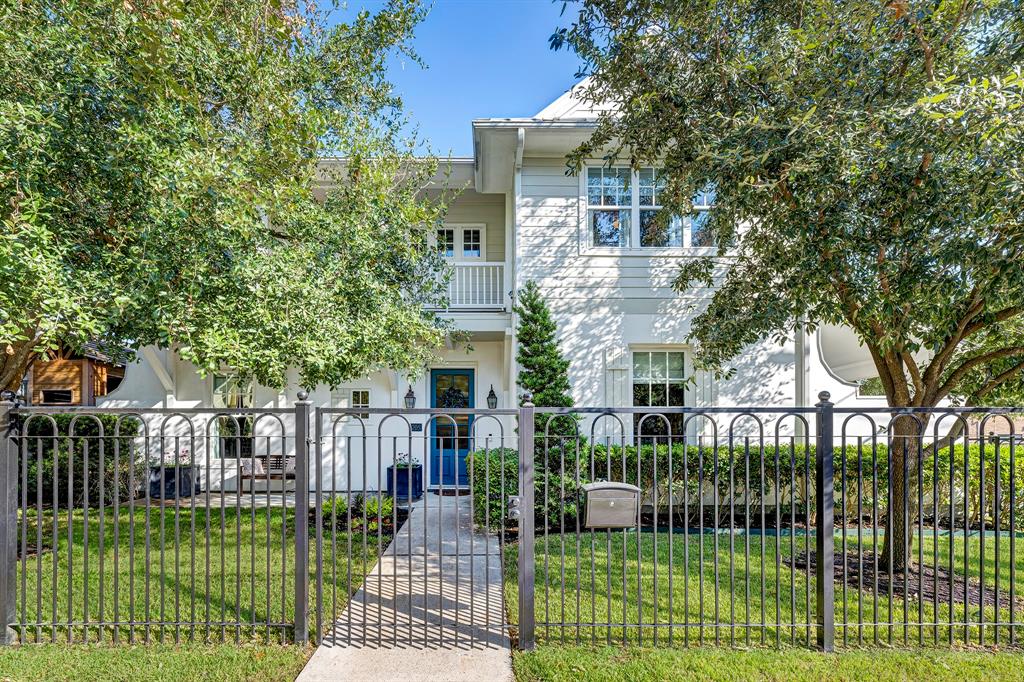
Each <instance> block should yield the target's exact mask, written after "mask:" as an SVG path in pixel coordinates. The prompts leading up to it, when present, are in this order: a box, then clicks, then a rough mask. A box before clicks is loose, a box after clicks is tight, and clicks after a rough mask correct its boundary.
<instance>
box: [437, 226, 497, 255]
mask: <svg viewBox="0 0 1024 682" xmlns="http://www.w3.org/2000/svg"><path fill="white" fill-rule="evenodd" d="M437 229H438V230H453V231H454V232H455V247H454V248H455V255H454V256H442V257H443V258H446V259H447V260H450V261H453V262H456V263H481V262H484V261H486V260H487V224H486V223H444V224H443V225H439V226H438V228H437ZM466 230H479V231H480V255H479V256H466V255H465V254H464V253H463V248H464V246H465V234H466ZM433 239H434V244H435V245H436V244H437V233H436V232H435V233H434V236H433Z"/></svg>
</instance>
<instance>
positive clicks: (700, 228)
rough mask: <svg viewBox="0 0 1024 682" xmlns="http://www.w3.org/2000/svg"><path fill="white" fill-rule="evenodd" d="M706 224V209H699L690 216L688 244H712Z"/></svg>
mask: <svg viewBox="0 0 1024 682" xmlns="http://www.w3.org/2000/svg"><path fill="white" fill-rule="evenodd" d="M707 225H708V212H707V211H700V212H698V213H697V215H695V216H693V217H692V218H690V246H714V243H713V242H712V240H711V233H710V232H709V231H708V228H707Z"/></svg>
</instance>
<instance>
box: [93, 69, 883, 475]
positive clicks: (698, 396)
mask: <svg viewBox="0 0 1024 682" xmlns="http://www.w3.org/2000/svg"><path fill="white" fill-rule="evenodd" d="M596 115H597V112H595V111H594V110H592V109H588V108H586V107H585V106H583V105H582V104H581V102H580V100H579V99H578V98H577V97H576V89H573V90H570V91H569V92H567V93H565V94H564V95H563V96H561V97H560V98H559V99H557V100H556V101H554V102H553V103H551V104H550V105H549V106H547V107H546V108H544V109H543V110H542V111H540V112H539V113H537V114H536V115H534V116H531V117H527V118H491V119H479V120H475V121H473V122H472V126H473V142H474V145H473V146H474V155H473V157H472V158H457V159H453V160H452V161H451V164H452V168H451V176H450V179H449V182H450V183H451V184H454V185H456V186H458V187H461V188H464V189H463V190H462V191H461V193H460V194H459V195H458V197H457V198H456V199H455V200H454V202H453V204H452V205H451V207H450V210H449V212H448V216H447V223H446V224H445V225H444V226H442V227H441V228H439V230H438V234H437V242H438V248H439V249H441V250H442V251H443V254H444V255H445V257H446V258H447V259H448V260H449V261H450V262H451V265H452V268H453V270H454V272H453V275H452V277H451V284H450V292H449V293H450V306H449V308H448V309H447V310H446V314H447V315H449V316H450V317H451V318H452V319H453V320H454V322H455V324H456V326H457V327H458V328H460V329H462V330H464V331H465V332H467V333H468V337H469V345H468V346H465V345H461V344H449V347H445V348H440V349H438V351H437V357H438V359H437V362H436V363H435V364H433V365H432V366H430V367H427V368H424V370H423V372H422V373H421V374H420V375H419V376H418V377H415V378H413V379H412V380H411V381H410V380H408V379H407V378H406V377H405V375H404V374H401V373H399V372H396V371H391V370H381V371H377V372H374V373H372V374H370V375H367V376H365V377H361V378H359V379H357V380H353V381H350V382H347V383H346V384H344V385H342V386H340V387H337V388H335V389H333V390H332V389H331V388H330V387H327V386H318V387H315V388H313V389H312V390H311V391H310V400H311V401H313V403H314V404H315V405H317V406H334V407H349V408H359V407H373V408H400V407H401V406H403V405H404V404H405V399H406V396H407V395H408V394H409V393H410V392H411V394H412V395H413V396H414V397H415V400H416V406H417V407H452V406H461V407H477V408H483V407H486V406H487V405H488V402H489V401H488V398H490V403H492V404H496V405H497V407H499V408H509V407H515V406H517V405H518V395H517V393H518V392H517V388H516V377H517V367H516V361H515V357H516V323H517V321H516V319H515V315H514V313H513V310H512V300H513V298H512V297H513V296H514V292H515V291H516V290H517V289H518V288H520V287H521V286H522V285H523V284H524V283H525V282H526V281H528V280H533V281H535V282H537V284H538V285H539V286H540V289H541V291H542V292H543V294H544V296H545V298H546V300H547V302H548V304H549V306H550V308H551V310H552V312H553V314H554V317H555V319H556V321H557V323H558V329H559V337H560V343H561V349H562V352H563V353H564V354H565V356H566V358H567V359H568V360H569V362H570V369H569V373H570V381H571V383H572V388H573V393H574V398H575V401H576V404H577V405H579V406H587V407H625V406H630V407H632V406H649V407H651V408H652V412H655V411H656V408H657V407H659V406H697V407H700V406H750V405H760V406H779V407H783V406H807V405H812V404H814V403H815V402H816V400H817V398H816V396H817V394H818V392H819V391H829V392H830V393H831V395H832V398H833V401H834V402H836V403H837V404H843V405H848V404H853V405H857V404H860V405H865V406H867V405H877V404H880V402H881V399H880V398H872V397H867V396H863V395H860V391H859V388H858V385H857V381H858V380H859V379H864V378H869V377H871V376H872V375H873V374H874V371H873V367H872V366H871V364H870V360H869V359H868V357H867V355H866V353H863V352H861V351H860V350H859V349H858V345H857V343H856V341H855V339H853V338H852V335H851V334H849V333H847V332H844V331H843V330H840V329H825V330H823V331H819V332H817V333H798V334H796V335H795V336H794V337H793V338H791V339H789V340H788V341H787V342H786V343H783V344H775V343H770V342H762V343H759V344H756V345H753V346H751V347H749V348H748V349H747V350H746V351H745V352H744V353H743V354H742V355H741V356H740V357H738V358H736V359H735V362H734V366H735V369H736V371H735V374H734V376H733V377H732V378H730V379H728V380H716V379H713V378H712V377H711V376H709V375H705V374H703V373H700V372H697V373H695V371H694V368H693V363H692V357H691V353H690V349H689V347H688V345H687V337H688V333H689V330H690V323H691V320H692V319H693V317H694V316H695V315H696V314H697V312H698V311H699V309H700V304H701V302H702V301H706V300H707V299H708V298H709V297H710V295H711V291H710V290H705V289H693V290H691V291H686V292H682V293H680V292H677V291H675V290H674V289H673V288H672V281H673V279H674V278H675V276H676V273H677V269H678V266H679V263H680V262H681V261H682V259H686V258H688V257H692V256H693V255H696V254H701V253H705V252H707V250H708V249H709V248H710V247H709V245H708V244H707V240H706V238H705V235H704V234H703V233H702V230H701V226H702V220H701V218H700V215H699V213H698V216H697V217H696V218H692V219H691V218H687V219H685V220H682V221H677V222H675V223H674V224H673V225H672V226H671V227H670V228H669V229H667V230H660V231H659V230H649V229H646V228H647V225H648V222H649V218H650V217H651V216H652V215H653V214H654V213H655V212H656V211H658V210H659V204H658V189H659V188H658V180H657V169H656V168H644V169H640V170H639V171H638V172H634V171H631V170H630V169H629V168H628V167H625V166H622V167H613V168H608V167H606V166H605V165H604V164H603V163H602V162H601V161H600V160H595V161H594V163H593V164H590V165H588V166H587V167H586V168H585V169H584V171H583V172H582V173H580V174H578V175H572V174H567V168H566V161H565V157H566V154H567V153H568V152H570V151H571V150H572V149H573V148H574V147H576V145H578V144H579V143H580V142H582V141H584V140H586V139H587V137H588V136H589V135H590V133H591V131H592V130H593V127H594V123H595V119H596ZM712 201H713V197H712V196H701V197H698V198H697V200H696V201H695V205H696V206H697V207H698V208H699V207H701V206H709V205H710V202H712ZM299 390H300V387H299V386H298V385H297V384H296V383H295V381H294V380H293V381H292V382H291V384H290V385H289V386H288V387H286V388H285V389H284V390H281V391H278V390H274V389H269V388H266V387H262V386H258V385H255V386H254V385H251V384H243V383H241V382H239V381H238V380H237V377H235V376H234V375H233V374H232V373H231V372H230V371H229V370H227V371H225V372H223V373H219V374H213V375H207V376H200V375H199V374H198V373H197V372H196V370H195V368H194V367H192V366H191V365H189V364H188V363H186V362H183V361H182V360H181V359H180V358H178V357H177V356H176V354H175V353H174V351H173V349H170V350H160V349H156V348H144V349H143V350H142V351H141V352H140V353H139V357H138V360H137V362H136V363H135V364H132V365H129V366H128V368H127V371H126V375H125V378H124V380H123V382H122V383H121V385H120V386H119V387H118V388H117V389H116V390H115V391H113V392H112V393H110V394H109V395H108V396H106V397H105V399H103V400H102V401H101V403H102V405H105V406H109V407H134V408H153V407H169V408H173V407H210V408H222V407H286V406H289V405H291V404H292V403H293V401H294V400H295V398H296V394H297V393H298V391H299ZM375 421H378V422H379V418H378V417H369V418H368V419H367V422H366V423H367V426H368V429H370V430H371V432H372V429H373V428H375V426H374V424H375ZM495 424H497V422H496V421H494V420H491V421H490V422H489V423H488V425H487V426H486V427H484V428H482V429H481V431H482V432H479V433H475V434H474V435H475V436H476V438H477V439H478V440H479V441H480V442H479V445H480V446H482V445H483V439H484V438H487V437H490V438H492V439H493V442H492V444H496V443H497V440H498V439H499V438H500V437H501V434H500V433H499V431H500V429H497V427H496V426H495ZM481 427H483V424H482V423H481ZM342 428H344V429H349V431H347V432H346V433H352V431H351V429H352V425H351V424H346V425H343V426H342ZM396 428H398V426H397V422H394V421H392V422H391V424H389V425H387V427H386V429H385V431H386V433H387V434H392V431H394V430H395V429H396ZM402 429H405V426H404V425H403V426H402V427H401V428H398V431H394V434H392V435H397V436H404V435H405V432H404V431H402ZM460 429H463V430H465V429H467V425H466V423H465V422H463V424H462V425H461V426H460ZM399 431H401V433H400V432H399ZM427 431H429V428H428V429H427ZM415 435H416V438H415V439H413V440H415V443H410V445H409V446H408V449H409V450H411V454H412V455H413V457H415V458H416V459H419V460H420V461H422V462H424V464H425V466H426V469H427V472H426V475H427V481H428V485H437V484H445V485H452V484H463V483H464V482H465V477H464V466H463V465H462V462H461V458H462V457H464V455H465V451H466V449H467V448H468V445H467V444H466V442H465V441H464V440H463V439H462V438H460V439H456V440H458V442H459V443H460V445H458V446H457V447H455V448H452V449H447V450H446V449H445V447H443V446H442V447H440V449H439V446H438V444H437V443H438V441H439V440H441V439H432V438H429V437H422V438H421V437H420V436H427V435H429V434H425V433H424V430H423V428H422V425H419V430H418V431H417V433H416V434H415ZM513 435H514V424H512V423H509V422H508V421H506V423H505V424H504V437H505V444H508V443H509V442H510V438H511V437H512V436H513ZM336 440H337V441H338V442H337V443H335V445H337V446H338V447H341V444H340V439H336ZM399 449H401V450H403V451H404V449H405V448H404V447H403V446H399ZM227 454H229V455H230V453H227Z"/></svg>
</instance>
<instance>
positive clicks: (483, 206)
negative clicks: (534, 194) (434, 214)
mask: <svg viewBox="0 0 1024 682" xmlns="http://www.w3.org/2000/svg"><path fill="white" fill-rule="evenodd" d="M445 222H449V223H483V224H484V225H486V226H487V230H486V253H487V255H486V257H485V258H484V260H486V261H487V262H490V263H495V262H499V261H504V260H505V196H504V195H502V194H480V193H478V192H474V191H473V190H471V189H467V190H464V191H463V192H462V193H461V194H459V195H458V196H457V197H456V198H455V200H454V201H453V202H452V203H451V205H450V206H449V207H448V215H447V217H446V218H445Z"/></svg>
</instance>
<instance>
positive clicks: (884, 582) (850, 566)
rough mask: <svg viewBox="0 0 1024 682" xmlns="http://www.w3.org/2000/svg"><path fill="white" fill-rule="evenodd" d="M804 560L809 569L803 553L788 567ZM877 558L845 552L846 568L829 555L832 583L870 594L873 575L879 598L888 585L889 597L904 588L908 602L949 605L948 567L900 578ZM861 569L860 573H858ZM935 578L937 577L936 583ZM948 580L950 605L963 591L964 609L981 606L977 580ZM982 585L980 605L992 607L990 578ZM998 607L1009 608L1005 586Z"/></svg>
mask: <svg viewBox="0 0 1024 682" xmlns="http://www.w3.org/2000/svg"><path fill="white" fill-rule="evenodd" d="M808 559H809V560H810V568H811V569H812V570H813V569H814V567H815V563H816V561H815V555H814V554H813V553H811V554H809V555H808V553H807V552H801V553H800V554H798V555H797V556H796V557H794V559H793V561H792V562H791V564H792V566H793V567H794V568H797V569H801V570H806V569H807V567H808ZM878 559H879V557H878V556H876V555H875V553H874V552H864V553H863V555H861V556H860V557H858V555H857V553H856V552H847V553H846V565H845V567H844V566H843V554H842V552H836V553H835V555H834V556H833V560H834V562H835V580H836V582H837V583H840V584H842V583H845V584H846V585H847V586H848V587H853V588H855V589H861V590H863V591H865V592H871V593H872V594H873V593H874V589H875V578H876V576H877V579H878V595H879V597H881V596H882V595H885V596H888V594H889V586H890V584H891V585H892V593H893V597H899V598H901V599H902V598H904V588H906V597H907V598H908V599H909V600H911V601H919V600H920V599H921V598H922V597H923V598H924V602H925V603H932V602H934V600H935V598H936V597H938V601H939V604H949V603H950V571H949V568H947V567H942V566H939V567H938V570H936V568H935V567H934V566H931V565H928V564H925V565H921V566H919V565H915V566H913V567H912V568H911V569H910V570H909V571H908V572H907V574H906V576H904V574H903V573H895V574H892V573H890V572H889V570H888V569H887V568H885V567H884V566H879V565H878ZM862 566H863V573H861V567H862ZM936 578H938V581H937V583H938V584H936ZM952 579H953V580H952V587H953V603H954V604H964V602H965V599H964V590H965V588H966V596H967V599H966V604H967V606H975V607H976V606H978V605H979V604H981V603H982V590H981V584H980V583H979V582H978V581H976V580H966V579H965V578H964V576H962V575H960V574H959V573H955V572H954V573H952ZM985 582H986V584H985V591H984V605H985V606H990V607H995V606H996V595H995V590H994V588H993V584H992V583H991V576H989V577H988V579H987V580H986V581H985ZM936 588H937V589H936ZM1015 602H1016V606H1017V607H1021V606H1022V605H1024V599H1021V598H1020V597H1018V598H1017V599H1015ZM998 604H999V606H1000V607H1001V608H1009V607H1010V595H1009V589H1008V586H1007V585H1000V590H999V602H998Z"/></svg>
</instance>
